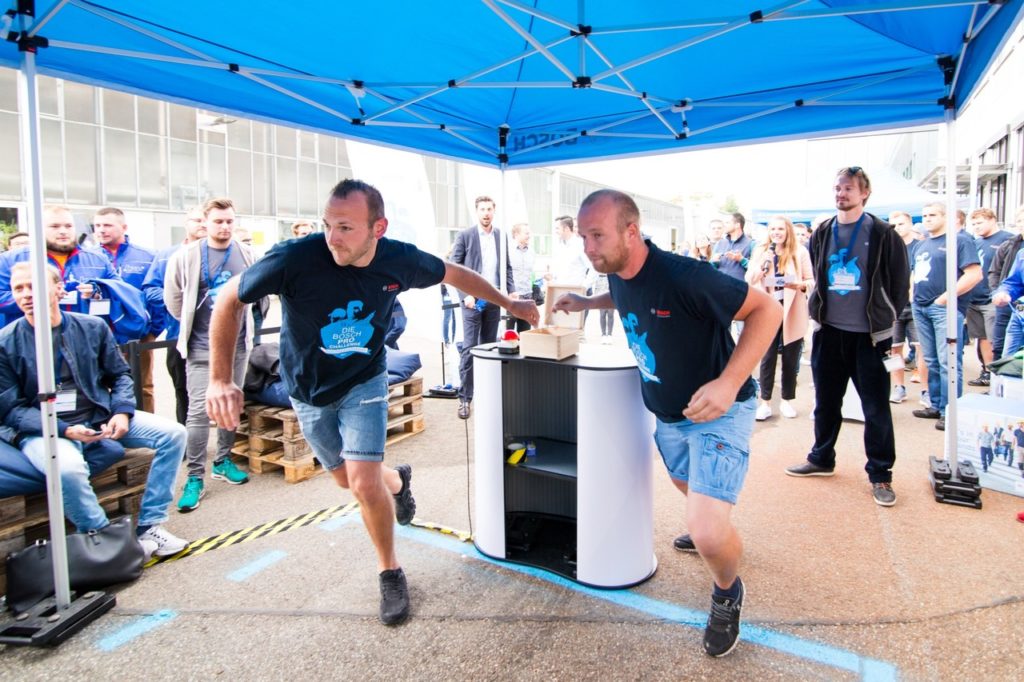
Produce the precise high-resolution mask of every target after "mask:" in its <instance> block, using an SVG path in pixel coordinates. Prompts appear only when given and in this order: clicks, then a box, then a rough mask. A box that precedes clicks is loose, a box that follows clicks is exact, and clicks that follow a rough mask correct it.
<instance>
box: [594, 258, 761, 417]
mask: <svg viewBox="0 0 1024 682" xmlns="http://www.w3.org/2000/svg"><path fill="white" fill-rule="evenodd" d="M647 245H648V247H649V248H650V250H651V252H650V254H648V256H647V261H646V262H645V263H644V265H643V267H642V268H641V269H640V272H638V273H637V274H636V276H635V277H633V278H632V279H622V278H621V277H619V276H618V275H608V287H609V290H610V291H611V295H612V300H613V301H614V302H615V307H616V308H617V309H618V311H619V315H620V316H621V317H622V326H623V327H624V328H625V330H626V340H627V341H628V343H629V348H630V350H631V351H633V355H634V356H635V357H636V362H637V365H638V367H639V369H640V377H641V378H642V379H643V381H642V384H641V391H642V393H643V396H644V404H645V405H646V406H647V409H649V410H650V411H651V412H653V413H654V414H655V415H656V416H657V417H658V419H660V420H662V421H664V422H678V421H682V420H683V419H684V417H683V410H684V409H685V408H686V406H687V404H689V402H690V398H691V397H692V396H693V394H694V392H695V391H696V390H697V389H698V388H700V387H701V386H703V385H704V384H706V383H708V382H709V381H712V380H713V379H717V378H718V377H719V376H720V375H721V373H722V370H724V369H725V365H726V364H727V363H728V362H729V358H730V357H731V356H732V352H733V350H734V348H735V346H736V344H735V343H734V342H733V340H732V335H731V334H730V333H729V326H730V324H731V323H732V320H733V317H734V316H735V315H736V312H737V311H738V310H739V309H740V308H741V307H743V302H744V301H745V300H746V298H747V283H746V282H741V281H740V280H737V279H735V278H733V277H729V276H728V275H723V274H722V273H721V272H719V271H718V270H716V269H715V268H714V267H713V266H711V265H710V264H709V263H705V262H702V261H698V260H694V259H692V258H685V257H683V256H676V255H673V254H671V253H666V252H664V251H662V250H661V249H659V248H658V247H657V246H655V245H654V244H652V243H651V242H650V241H648V242H647ZM753 395H754V382H753V381H752V380H751V379H747V381H746V382H745V383H744V384H743V386H742V387H741V388H740V390H739V393H738V394H737V396H736V399H737V400H747V399H748V398H750V397H751V396H753Z"/></svg>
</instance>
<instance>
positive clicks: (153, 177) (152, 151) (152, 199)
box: [139, 135, 167, 208]
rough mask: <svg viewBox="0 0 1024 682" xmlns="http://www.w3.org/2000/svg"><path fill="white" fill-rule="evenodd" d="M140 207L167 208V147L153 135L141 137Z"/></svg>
mask: <svg viewBox="0 0 1024 682" xmlns="http://www.w3.org/2000/svg"><path fill="white" fill-rule="evenodd" d="M139 168H140V170H141V172H140V173H139V205H141V206H151V207H154V208H167V145H166V144H164V140H163V139H161V138H159V137H153V136H151V135H139Z"/></svg>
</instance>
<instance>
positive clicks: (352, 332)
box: [320, 301, 377, 358]
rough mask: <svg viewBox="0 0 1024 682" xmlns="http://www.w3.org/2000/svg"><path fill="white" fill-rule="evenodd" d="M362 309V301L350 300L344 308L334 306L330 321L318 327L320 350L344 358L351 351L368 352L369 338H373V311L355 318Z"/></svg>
mask: <svg viewBox="0 0 1024 682" xmlns="http://www.w3.org/2000/svg"><path fill="white" fill-rule="evenodd" d="M362 309H363V302H362V301H350V302H349V304H348V306H347V307H345V308H335V309H334V310H333V311H331V314H330V323H329V324H327V326H325V327H321V328H320V340H321V341H323V343H324V345H323V346H321V347H320V350H322V351H323V352H325V353H327V354H328V355H334V356H336V357H338V358H345V357H348V356H349V355H352V354H353V353H362V354H363V355H369V354H370V348H369V344H370V339H372V338H373V316H374V315H376V314H377V311H376V310H375V311H373V312H372V313H370V314H369V315H367V316H366V317H364V318H363V319H357V318H356V315H358V314H359V313H360V312H361V311H362Z"/></svg>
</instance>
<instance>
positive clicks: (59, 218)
mask: <svg viewBox="0 0 1024 682" xmlns="http://www.w3.org/2000/svg"><path fill="white" fill-rule="evenodd" d="M43 233H44V235H45V239H46V256H47V259H48V260H49V262H50V265H52V266H54V267H55V268H57V271H58V272H59V273H60V275H61V279H62V280H63V281H64V297H63V298H61V300H60V305H61V309H62V310H66V311H75V312H77V311H78V310H79V309H80V304H79V302H80V301H82V300H85V299H88V298H92V295H93V285H92V284H89V282H90V281H91V280H94V279H116V280H120V279H121V278H120V277H119V276H118V274H117V273H116V272H115V271H114V268H113V267H112V266H111V265H110V261H108V260H107V259H106V257H104V256H102V255H101V254H98V253H94V252H92V251H84V250H82V249H79V248H78V245H77V243H76V242H75V236H76V235H75V219H74V217H73V216H72V215H71V210H70V209H68V208H66V207H64V206H53V205H50V206H44V207H43ZM29 257H30V255H29V249H19V250H17V251H9V252H7V253H5V254H3V255H2V256H0V318H3V319H0V322H3V321H6V322H13V321H14V320H17V319H18V318H20V317H21V316H22V313H21V310H20V309H19V308H18V305H17V304H16V303H15V301H14V297H13V296H12V295H11V266H12V265H14V264H15V263H20V262H22V261H27V260H29Z"/></svg>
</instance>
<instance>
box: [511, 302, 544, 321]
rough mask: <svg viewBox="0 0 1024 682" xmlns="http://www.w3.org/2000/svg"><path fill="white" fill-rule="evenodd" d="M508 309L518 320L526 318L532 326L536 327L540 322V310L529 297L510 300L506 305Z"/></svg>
mask: <svg viewBox="0 0 1024 682" xmlns="http://www.w3.org/2000/svg"><path fill="white" fill-rule="evenodd" d="M508 311H509V313H511V314H512V315H514V316H516V317H518V318H519V319H520V320H526V321H527V322H529V323H530V325H531V326H533V327H536V326H537V325H538V324H539V323H540V311H539V310H537V304H536V303H534V302H533V301H531V300H529V299H520V300H518V301H512V305H510V306H509V307H508Z"/></svg>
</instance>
